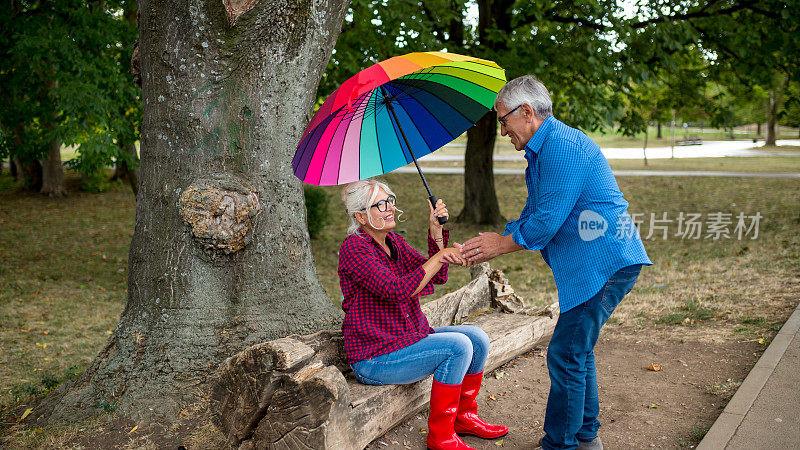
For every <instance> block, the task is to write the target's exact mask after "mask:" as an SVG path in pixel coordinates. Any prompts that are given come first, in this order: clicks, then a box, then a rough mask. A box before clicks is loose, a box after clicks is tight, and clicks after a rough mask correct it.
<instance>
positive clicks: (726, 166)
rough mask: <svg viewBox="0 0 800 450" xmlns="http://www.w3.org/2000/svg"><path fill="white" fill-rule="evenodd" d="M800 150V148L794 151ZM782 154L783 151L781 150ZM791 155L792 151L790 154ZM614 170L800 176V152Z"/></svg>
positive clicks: (618, 162)
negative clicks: (785, 154)
mask: <svg viewBox="0 0 800 450" xmlns="http://www.w3.org/2000/svg"><path fill="white" fill-rule="evenodd" d="M792 148H793V149H794V148H797V147H792ZM780 149H781V151H784V150H783V147H780ZM787 151H789V152H791V151H792V150H787ZM608 163H609V164H610V165H611V169H613V170H680V171H710V172H748V173H763V172H767V173H800V152H798V154H797V155H796V156H795V155H792V156H725V157H720V158H674V159H672V158H660V159H648V160H647V165H644V161H643V160H641V159H610V160H608ZM421 165H422V166H423V167H425V166H428V167H463V166H464V164H463V162H461V161H435V162H426V163H422V164H421ZM526 166H527V163H526V162H525V160H520V161H495V162H494V167H496V168H498V169H499V168H510V169H524V168H525V167H526Z"/></svg>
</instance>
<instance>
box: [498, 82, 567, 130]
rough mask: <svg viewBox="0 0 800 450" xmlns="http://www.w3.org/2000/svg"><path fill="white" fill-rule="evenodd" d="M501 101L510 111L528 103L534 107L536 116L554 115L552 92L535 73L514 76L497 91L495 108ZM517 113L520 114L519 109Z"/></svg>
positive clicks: (543, 117) (544, 117)
mask: <svg viewBox="0 0 800 450" xmlns="http://www.w3.org/2000/svg"><path fill="white" fill-rule="evenodd" d="M500 103H502V104H503V106H505V107H506V109H508V110H509V111H510V110H512V109H514V108H516V107H518V106H520V105H523V104H525V103H527V104H529V105H530V106H531V108H533V112H534V113H535V114H536V117H538V118H540V119H546V118H548V117H550V116H552V115H553V102H552V101H551V100H550V92H548V91H547V88H546V87H544V84H542V82H541V81H539V80H538V79H537V78H536V77H534V76H533V75H525V76H522V77H519V78H514V79H513V80H511V81H509V82H508V83H506V85H505V86H503V88H502V89H500V92H498V93H497V99H495V101H494V109H495V110H496V109H497V105H499V104H500ZM516 114H519V110H517V111H514V115H516Z"/></svg>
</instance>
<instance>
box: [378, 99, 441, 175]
mask: <svg viewBox="0 0 800 450" xmlns="http://www.w3.org/2000/svg"><path fill="white" fill-rule="evenodd" d="M391 87H392V88H394V89H397V90H399V91H401V92H402V90H400V89H398V88H396V87H394V86H391ZM408 98H410V99H411V100H413V101H415V102H416V103H417V104H418V105H419V106H420V108H422V109H424V110H425V111H427V112H428V114H430V116H431V117H433V119H434V120H436V122H438V123H439V125H440V126H441V127H442V129H443V130H445V132H446V133H447V134H450V132H449V131H447V128H446V127H445V126H444V124H442V122H440V121H439V119H438V118H437V117H436V116H435V115H434V114H433V113H432V112H431V111H430V110H429V109H428V108H427V107H425V105H423V104H422V102H421V101H419V100H417V99H416V98H414V97H411V96H408ZM398 103H399V102H398ZM401 106H402V105H401ZM403 110H405V108H403ZM406 115H407V116H408V119H409V120H410V121H411V123H412V124H414V128H416V129H417V134H419V136H420V137H421V138H422V140H423V141H424V142H425V145H427V146H428V150H429V152H428V153H431V152H433V151H434V149H432V148H431V143H430V142H428V139H426V138H425V135H424V133H422V132H420V131H419V126H418V125H417V122H416V121H415V120H414V116H413V115H412V114H408V112H406ZM398 126H399V119H398ZM423 156H424V155H423ZM406 163H411V161H408V160H406Z"/></svg>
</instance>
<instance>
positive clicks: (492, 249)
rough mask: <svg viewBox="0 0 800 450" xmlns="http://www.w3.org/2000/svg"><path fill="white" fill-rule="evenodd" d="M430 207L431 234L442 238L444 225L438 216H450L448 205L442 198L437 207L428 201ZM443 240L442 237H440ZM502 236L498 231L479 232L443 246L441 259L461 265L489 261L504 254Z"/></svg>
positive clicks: (466, 265)
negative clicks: (459, 241)
mask: <svg viewBox="0 0 800 450" xmlns="http://www.w3.org/2000/svg"><path fill="white" fill-rule="evenodd" d="M428 206H429V209H430V217H429V218H428V222H429V225H428V226H429V228H430V233H431V236H433V237H434V239H437V238H441V236H442V225H441V224H439V221H438V219H437V216H441V217H449V216H450V214H449V212H448V211H447V205H445V203H444V201H442V199H439V200H438V201H437V202H436V208H435V209H434V208H433V205H431V204H430V203H428ZM438 240H441V239H438ZM501 240H502V236H500V235H499V234H497V233H478V236H476V237H474V238H472V239H470V240H468V241H467V242H464V244H463V245H462V244H459V243H458V242H455V243H454V244H453V246H452V247H448V248H443V249H442V250H440V251H439V253H440V254H441V255H440V256H441V261H442V262H443V263H444V262H446V263H450V264H458V265H459V266H464V267H471V266H474V265H475V264H480V263H482V262H485V261H488V260H490V259H492V258H494V257H496V256H500V255H501V254H503V252H502V251H501V249H502V246H501V244H502V242H501Z"/></svg>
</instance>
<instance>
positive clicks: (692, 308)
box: [656, 298, 718, 325]
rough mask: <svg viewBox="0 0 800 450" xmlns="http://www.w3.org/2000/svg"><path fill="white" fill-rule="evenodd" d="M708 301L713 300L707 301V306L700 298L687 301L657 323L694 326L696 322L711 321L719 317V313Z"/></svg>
mask: <svg viewBox="0 0 800 450" xmlns="http://www.w3.org/2000/svg"><path fill="white" fill-rule="evenodd" d="M708 301H713V300H710V299H706V304H703V299H700V298H698V299H690V300H687V301H686V302H684V303H683V305H681V306H680V308H678V309H676V310H673V311H671V312H669V313H667V314H664V315H663V316H661V317H660V318H659V319H658V320H656V323H665V324H671V325H681V324H691V325H694V324H695V322H702V321H706V320H711V319H713V318H715V317H716V316H717V314H718V311H717V308H716V307H714V306H708Z"/></svg>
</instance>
